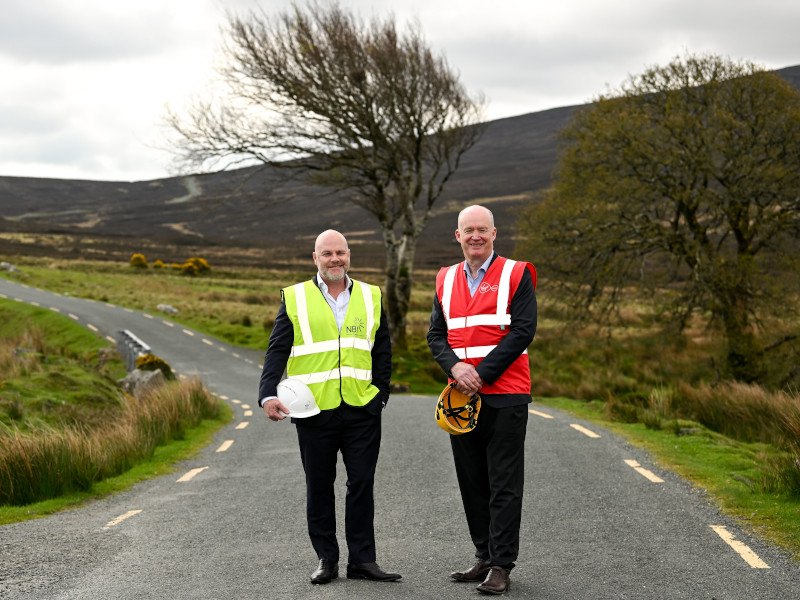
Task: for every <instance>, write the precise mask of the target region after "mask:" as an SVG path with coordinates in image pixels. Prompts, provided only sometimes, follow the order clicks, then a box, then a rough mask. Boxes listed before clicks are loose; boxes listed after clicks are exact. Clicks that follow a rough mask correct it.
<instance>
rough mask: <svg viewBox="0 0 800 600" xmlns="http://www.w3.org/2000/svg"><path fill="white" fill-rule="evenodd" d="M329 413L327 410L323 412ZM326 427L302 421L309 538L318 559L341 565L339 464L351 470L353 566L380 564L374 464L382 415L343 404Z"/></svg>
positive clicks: (348, 506)
mask: <svg viewBox="0 0 800 600" xmlns="http://www.w3.org/2000/svg"><path fill="white" fill-rule="evenodd" d="M323 412H328V411H323ZM330 413H331V414H330V415H324V416H325V417H326V418H325V421H324V423H317V424H315V425H313V426H307V425H304V424H301V423H297V439H298V442H299V444H300V457H301V459H302V461H303V469H304V470H305V474H306V514H307V518H308V535H309V537H310V538H311V545H312V546H313V547H314V550H315V551H316V553H317V557H318V558H321V559H322V558H324V559H327V560H329V561H333V562H338V561H339V543H338V541H337V539H336V500H335V493H334V482H335V481H336V461H337V458H338V454H339V452H341V453H342V460H343V461H344V466H345V469H346V471H347V494H346V496H345V538H346V539H347V550H348V553H349V557H348V562H349V563H351V564H360V563H367V562H375V529H374V526H373V522H374V516H375V501H374V496H373V486H374V481H375V466H376V465H377V463H378V452H379V450H380V444H381V415H380V413H379V414H377V415H373V414H371V413H370V412H369V411H367V410H366V409H364V408H353V407H351V406H349V405H347V404H344V403H342V404H341V405H340V406H339V407H338V408H335V409H332V410H331V411H330Z"/></svg>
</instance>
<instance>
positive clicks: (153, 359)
mask: <svg viewBox="0 0 800 600" xmlns="http://www.w3.org/2000/svg"><path fill="white" fill-rule="evenodd" d="M136 368H137V369H141V370H142V371H161V373H162V374H163V375H164V377H166V378H167V379H175V375H174V373H173V372H172V367H170V366H169V364H168V363H167V361H165V360H164V359H163V358H161V357H160V356H156V355H155V354H143V355H142V356H139V357H137V358H136Z"/></svg>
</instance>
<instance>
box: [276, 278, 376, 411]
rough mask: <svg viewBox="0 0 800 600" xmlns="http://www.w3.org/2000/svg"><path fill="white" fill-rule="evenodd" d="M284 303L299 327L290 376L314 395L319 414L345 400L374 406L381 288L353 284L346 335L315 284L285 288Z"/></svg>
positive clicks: (290, 359) (288, 367)
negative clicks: (320, 411) (370, 402)
mask: <svg viewBox="0 0 800 600" xmlns="http://www.w3.org/2000/svg"><path fill="white" fill-rule="evenodd" d="M283 298H284V301H285V304H286V314H287V315H288V316H289V319H290V320H291V321H292V325H293V326H294V342H293V343H292V351H291V354H290V355H289V361H288V363H287V365H286V373H287V375H288V376H289V377H294V378H297V379H299V380H301V381H303V382H304V383H305V384H306V385H307V386H308V387H309V388H310V389H311V392H312V393H313V394H314V399H315V400H316V401H317V406H319V408H320V410H328V409H331V408H336V407H337V406H339V404H341V402H342V400H344V401H345V402H346V403H347V404H351V405H353V406H364V405H365V404H367V403H369V401H370V400H372V399H373V398H374V397H375V395H376V394H377V393H378V391H379V390H378V388H377V387H375V386H374V385H372V346H373V345H374V344H375V332H376V331H377V330H378V325H379V324H380V318H381V291H380V288H378V287H376V286H374V285H369V284H366V283H362V282H360V281H356V280H353V288H352V290H351V292H350V302H349V304H348V306H347V313H346V314H345V317H344V322H343V323H342V330H341V332H340V331H339V328H338V326H337V325H336V318H335V317H334V315H333V311H332V310H331V307H330V305H329V304H328V302H327V301H326V300H325V297H324V296H323V294H322V290H320V289H319V287H317V284H316V282H315V281H314V280H310V281H305V282H303V283H298V284H296V285H293V286H291V287H287V288H284V290H283Z"/></svg>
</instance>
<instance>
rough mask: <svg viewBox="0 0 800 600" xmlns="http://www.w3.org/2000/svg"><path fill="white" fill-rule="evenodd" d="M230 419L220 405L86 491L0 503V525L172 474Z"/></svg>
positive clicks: (229, 410) (230, 415) (70, 505)
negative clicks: (181, 434) (22, 502)
mask: <svg viewBox="0 0 800 600" xmlns="http://www.w3.org/2000/svg"><path fill="white" fill-rule="evenodd" d="M232 418H233V411H232V410H231V409H230V407H229V406H228V405H227V404H221V407H220V416H219V418H217V419H205V420H203V421H202V422H201V423H200V424H199V425H198V426H197V427H194V428H192V429H188V430H187V431H186V432H185V436H184V438H183V439H180V440H173V441H171V442H169V443H167V444H165V445H163V446H159V447H157V448H156V449H155V451H154V452H153V455H152V456H151V457H150V458H149V459H147V460H145V461H144V462H141V463H139V464H137V465H136V466H134V467H133V468H131V469H130V470H128V471H126V472H125V473H122V474H121V475H117V476H115V477H109V478H108V479H104V480H103V481H100V482H97V483H95V484H94V485H93V486H92V488H91V489H90V490H88V491H85V492H73V493H70V494H67V495H65V496H61V497H58V498H52V499H50V500H43V501H41V502H35V503H33V504H27V505H25V506H0V525H6V524H8V523H16V522H19V521H27V520H30V519H38V518H40V517H45V516H47V515H50V514H53V513H56V512H58V511H61V510H65V509H68V508H75V507H77V506H79V505H81V504H83V503H85V502H88V501H90V500H96V499H99V498H102V497H104V496H108V495H109V494H113V493H116V492H122V491H124V490H127V489H128V488H130V487H131V486H133V485H135V484H137V483H139V482H142V481H146V480H148V479H152V478H154V477H159V476H161V475H167V474H169V473H173V472H175V470H176V466H175V465H176V464H177V463H178V462H180V461H183V460H187V459H189V458H191V457H193V456H195V455H196V454H197V453H198V452H200V451H201V450H202V449H203V448H205V447H206V446H208V445H209V444H210V443H211V440H212V439H213V437H214V434H215V433H216V432H217V431H219V429H220V428H221V427H223V426H224V425H226V424H227V423H228V422H229V421H230V420H231V419H232Z"/></svg>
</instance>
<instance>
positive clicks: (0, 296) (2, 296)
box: [0, 294, 8, 300]
mask: <svg viewBox="0 0 800 600" xmlns="http://www.w3.org/2000/svg"><path fill="white" fill-rule="evenodd" d="M0 298H5V299H6V300H8V296H6V295H5V294H0Z"/></svg>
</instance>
